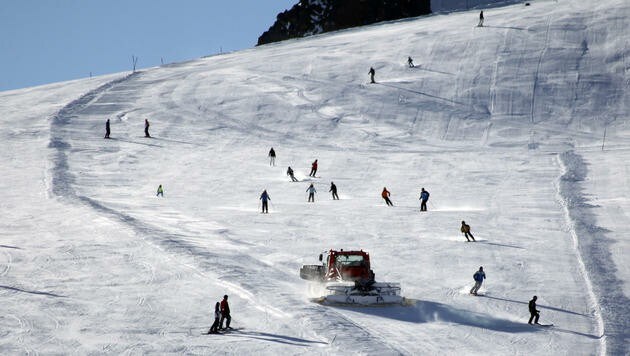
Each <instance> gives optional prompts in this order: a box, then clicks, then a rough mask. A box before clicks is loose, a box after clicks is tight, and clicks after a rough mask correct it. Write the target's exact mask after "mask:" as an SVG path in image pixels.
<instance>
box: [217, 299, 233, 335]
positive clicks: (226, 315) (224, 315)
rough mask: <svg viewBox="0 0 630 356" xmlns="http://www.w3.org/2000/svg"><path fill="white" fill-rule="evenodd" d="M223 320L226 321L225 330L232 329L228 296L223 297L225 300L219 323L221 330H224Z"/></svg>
mask: <svg viewBox="0 0 630 356" xmlns="http://www.w3.org/2000/svg"><path fill="white" fill-rule="evenodd" d="M223 320H225V328H226V329H232V328H231V327H230V321H231V320H232V317H231V316H230V305H229V304H228V296H227V294H226V295H224V296H223V300H222V301H221V321H220V322H219V329H220V330H223Z"/></svg>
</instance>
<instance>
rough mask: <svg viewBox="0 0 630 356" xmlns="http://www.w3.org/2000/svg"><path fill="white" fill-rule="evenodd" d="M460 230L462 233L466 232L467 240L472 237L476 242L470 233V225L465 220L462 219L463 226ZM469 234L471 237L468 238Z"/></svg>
mask: <svg viewBox="0 0 630 356" xmlns="http://www.w3.org/2000/svg"><path fill="white" fill-rule="evenodd" d="M459 230H460V231H461V232H462V234H464V237H465V238H466V241H468V242H470V239H472V240H473V242H475V237H474V236H473V235H472V234H471V233H470V225H468V224H466V222H465V221H462V227H461V228H460V229H459ZM469 236H470V239H469V238H468V237H469Z"/></svg>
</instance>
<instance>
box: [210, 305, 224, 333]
mask: <svg viewBox="0 0 630 356" xmlns="http://www.w3.org/2000/svg"><path fill="white" fill-rule="evenodd" d="M220 318H221V303H219V302H217V304H215V306H214V323H212V326H211V327H210V330H208V334H217V333H218V332H219V330H218V329H219V320H220Z"/></svg>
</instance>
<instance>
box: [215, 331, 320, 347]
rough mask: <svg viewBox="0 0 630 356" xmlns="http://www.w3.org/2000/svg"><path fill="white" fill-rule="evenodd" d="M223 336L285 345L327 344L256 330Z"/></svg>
mask: <svg viewBox="0 0 630 356" xmlns="http://www.w3.org/2000/svg"><path fill="white" fill-rule="evenodd" d="M224 336H234V337H246V338H249V339H257V340H263V341H270V342H277V343H280V344H286V345H292V346H310V345H312V344H323V345H328V343H326V342H323V341H313V340H307V339H301V338H298V337H293V336H286V335H278V334H271V333H263V332H258V331H238V332H233V333H227V334H225V335H224Z"/></svg>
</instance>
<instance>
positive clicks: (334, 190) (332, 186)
mask: <svg viewBox="0 0 630 356" xmlns="http://www.w3.org/2000/svg"><path fill="white" fill-rule="evenodd" d="M329 192H332V198H333V200H339V195H337V186H336V185H335V183H334V182H330V190H329Z"/></svg>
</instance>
